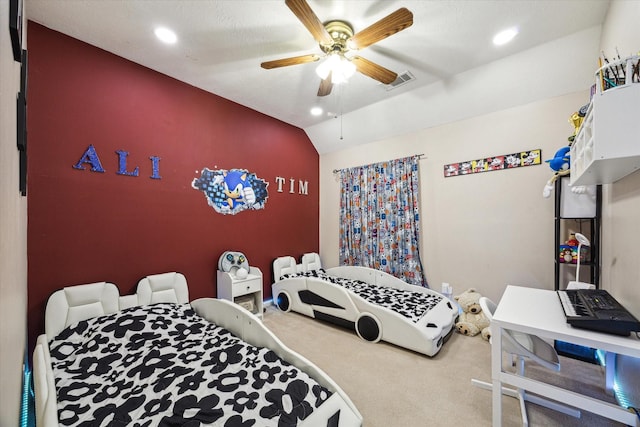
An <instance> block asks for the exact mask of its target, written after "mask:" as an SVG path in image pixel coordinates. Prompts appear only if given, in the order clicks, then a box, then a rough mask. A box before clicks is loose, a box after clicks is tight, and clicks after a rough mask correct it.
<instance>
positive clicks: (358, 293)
mask: <svg viewBox="0 0 640 427" xmlns="http://www.w3.org/2000/svg"><path fill="white" fill-rule="evenodd" d="M301 261H302V262H301V263H300V264H296V260H295V258H293V257H291V256H286V257H280V258H277V259H276V260H275V261H274V262H273V273H274V283H273V284H272V285H271V289H272V293H273V300H274V302H275V304H276V305H277V306H278V308H279V309H280V310H282V311H285V312H288V311H295V312H298V313H302V314H304V315H307V316H310V317H313V318H316V319H320V320H325V321H329V322H332V323H336V324H338V325H341V326H345V327H347V328H350V329H355V331H356V333H357V334H358V335H359V336H360V337H361V338H362V339H364V340H367V341H371V342H378V341H386V342H389V343H391V344H395V345H398V346H400V347H404V348H407V349H410V350H414V351H417V352H419V353H423V354H426V355H427V356H433V355H435V354H436V353H438V351H440V348H442V345H443V344H444V343H445V342H446V341H447V339H448V338H449V337H450V336H451V334H452V333H453V330H454V324H455V322H456V319H457V317H458V306H457V305H456V304H454V303H452V302H451V301H450V300H449V299H447V298H446V297H444V296H443V295H442V294H440V293H438V292H435V291H432V290H431V289H428V288H423V287H419V286H415V285H410V284H408V283H406V282H404V281H403V280H400V279H398V278H396V277H394V276H391V275H390V274H387V273H385V272H382V271H378V270H375V269H372V268H366V267H355V266H340V267H334V268H328V269H326V270H324V269H322V265H321V262H320V257H319V255H318V254H315V253H312V254H305V255H303V256H302V260H301Z"/></svg>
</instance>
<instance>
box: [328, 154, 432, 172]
mask: <svg viewBox="0 0 640 427" xmlns="http://www.w3.org/2000/svg"><path fill="white" fill-rule="evenodd" d="M422 156H424V153H423V154H414V155H413V156H409V157H417V158H418V160H422ZM401 158H402V157H401ZM426 158H427V157H425V159H426ZM396 160H398V159H396ZM387 161H389V160H387ZM362 166H364V165H362ZM362 166H351V167H352V168H361V167H362ZM343 169H349V168H343ZM343 169H334V170H333V173H338V172H340V171H341V170H343Z"/></svg>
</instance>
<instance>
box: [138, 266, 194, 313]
mask: <svg viewBox="0 0 640 427" xmlns="http://www.w3.org/2000/svg"><path fill="white" fill-rule="evenodd" d="M136 295H138V305H148V304H155V303H158V302H175V303H179V304H182V303H186V302H189V288H188V287H187V279H186V278H185V277H184V275H183V274H182V273H176V272H171V273H161V274H153V275H151V276H147V277H145V278H143V279H141V280H140V281H139V282H138V288H137V290H136Z"/></svg>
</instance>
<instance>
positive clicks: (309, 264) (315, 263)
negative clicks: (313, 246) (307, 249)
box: [302, 252, 322, 273]
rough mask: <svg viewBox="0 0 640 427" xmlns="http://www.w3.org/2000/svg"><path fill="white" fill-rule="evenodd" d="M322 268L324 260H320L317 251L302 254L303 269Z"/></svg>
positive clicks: (305, 270)
mask: <svg viewBox="0 0 640 427" xmlns="http://www.w3.org/2000/svg"><path fill="white" fill-rule="evenodd" d="M321 268H322V262H321V261H320V255H318V254H317V253H315V252H311V253H308V254H304V255H302V271H304V272H305V273H306V272H307V271H314V270H319V269H321Z"/></svg>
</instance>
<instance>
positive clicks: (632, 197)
mask: <svg viewBox="0 0 640 427" xmlns="http://www.w3.org/2000/svg"><path fill="white" fill-rule="evenodd" d="M639 8H640V2H638V1H627V0H616V1H614V2H612V5H611V9H610V11H609V13H608V16H607V21H606V25H605V26H604V30H603V34H602V35H601V37H599V38H598V39H597V41H596V42H595V43H596V44H599V43H600V40H601V45H600V46H598V45H594V46H587V50H591V51H592V52H593V59H592V65H590V68H589V69H585V66H584V64H583V63H582V62H581V63H580V66H579V67H577V68H576V69H574V70H573V73H575V75H576V79H577V80H579V81H584V76H585V74H588V75H589V76H593V73H594V71H595V69H596V68H597V57H598V54H599V50H600V47H602V49H604V50H605V51H607V52H612V53H611V54H610V56H613V52H614V51H615V48H614V47H615V46H617V47H618V49H619V51H620V53H621V55H623V54H627V53H631V52H637V50H639V49H640V33H639V32H640V28H639V26H638V25H636V24H637V22H638V20H639V19H640V11H639ZM586 34H587V33H585V35H586ZM581 40H582V42H584V43H592V38H591V37H584V38H582V39H581ZM562 45H563V43H562V41H558V42H555V43H553V44H550V45H549V46H547V47H548V48H551V49H556V48H559V47H560V46H562ZM580 50H583V48H582V47H580ZM532 52H533V54H535V55H536V57H537V56H539V54H540V52H539V49H534V50H532ZM529 54H530V53H529V52H524V53H522V54H521V56H523V58H522V59H523V63H524V64H527V63H529V61H528V60H527V59H526V58H527V55H529ZM556 54H557V52H556ZM556 54H554V53H550V57H555V56H554V55H556ZM564 73H566V70H565V71H564ZM549 78H553V75H549ZM588 81H589V82H591V81H592V77H590V78H589V80H588ZM521 84H523V85H528V84H531V81H530V80H525V81H521ZM536 84H544V81H542V82H540V81H538V82H537V83H536ZM496 90H499V88H497V89H496ZM570 92H571V93H567V94H562V95H559V96H555V97H549V96H548V95H547V96H545V97H544V98H542V99H540V100H538V101H529V102H528V103H523V105H521V106H516V107H509V108H505V109H503V110H501V111H497V112H495V113H491V114H486V115H483V116H477V117H473V118H470V119H465V120H460V121H458V122H455V123H451V124H447V125H441V126H436V127H432V128H429V129H422V130H417V131H414V132H412V133H409V134H406V135H404V136H402V137H396V138H388V139H384V140H380V141H376V142H371V143H369V144H366V145H362V146H359V147H350V148H347V149H344V150H341V151H337V152H333V153H328V154H323V155H321V158H320V187H321V196H320V197H321V198H320V207H321V217H320V255H321V257H322V259H323V262H324V264H325V265H326V266H327V267H331V266H334V265H337V264H338V233H339V231H338V206H339V194H338V192H339V184H338V182H337V179H336V177H335V176H334V175H333V174H332V170H333V169H339V168H344V167H350V166H356V165H361V164H367V163H373V162H378V161H382V160H387V159H394V158H399V157H403V156H407V155H412V154H419V153H424V154H425V156H426V160H422V161H421V164H420V166H421V215H422V220H423V222H422V224H423V228H422V242H421V251H422V252H421V255H422V259H423V263H424V266H425V271H426V274H427V279H428V280H429V283H430V286H431V287H432V288H434V289H436V290H437V289H440V284H441V282H443V281H447V282H449V283H451V284H452V285H453V286H454V293H458V292H461V291H463V290H464V289H466V288H468V287H471V286H474V287H476V288H478V289H479V290H480V291H481V292H482V293H484V294H485V295H487V296H489V297H490V298H492V299H495V300H499V298H500V296H501V295H502V292H503V289H504V286H505V285H506V284H509V283H510V284H520V285H526V286H532V287H538V288H547V289H553V266H554V258H553V257H554V256H555V248H554V242H553V199H552V198H550V199H544V198H542V196H541V194H542V188H543V186H544V185H545V183H546V181H547V180H548V179H549V178H551V176H552V171H551V169H550V168H548V167H547V166H546V165H542V166H533V167H526V168H522V169H519V170H509V171H496V172H486V173H482V174H478V175H471V176H462V177H454V178H444V177H443V166H444V165H445V164H449V163H453V162H456V161H462V160H472V159H475V158H482V157H488V156H492V155H499V154H506V153H509V152H517V151H523V150H528V149H535V148H542V153H543V154H542V158H543V159H549V158H551V157H552V156H553V153H554V152H555V151H556V150H557V149H559V148H561V147H562V146H564V145H566V144H567V137H568V136H569V135H570V134H571V133H572V132H573V128H572V127H571V126H570V125H569V123H568V118H569V116H570V115H571V114H572V113H573V112H574V111H576V110H577V109H578V108H580V107H581V106H582V105H584V104H586V103H587V102H588V101H589V98H588V85H585V86H584V90H579V91H575V90H572V91H570ZM541 93H542V94H543V95H544V94H545V92H544V91H542V90H541ZM470 102H472V103H475V102H478V99H473V100H470ZM460 107H461V108H464V105H461V106H460ZM344 120H348V116H345V118H344ZM357 125H358V126H366V119H364V118H360V120H358V121H357ZM345 126H346V124H345ZM632 137H633V136H632ZM635 137H636V138H637V135H636V136H635ZM603 193H604V204H603V211H604V213H603V227H602V233H603V248H602V263H603V272H602V277H601V283H602V285H603V287H604V288H605V289H608V290H610V291H611V292H612V293H613V294H614V296H615V297H616V298H619V300H620V301H623V302H624V304H625V306H626V307H627V308H628V309H629V310H630V311H632V312H634V313H638V314H640V293H638V291H637V289H638V286H640V264H639V263H638V262H637V259H639V258H640V245H639V244H638V243H637V242H638V241H640V239H638V237H639V236H638V233H640V229H639V227H638V225H637V218H638V214H639V212H640V173H636V174H634V175H633V176H629V177H627V178H625V179H623V180H621V181H619V182H618V183H615V184H613V185H606V186H605V187H604V191H603Z"/></svg>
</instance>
